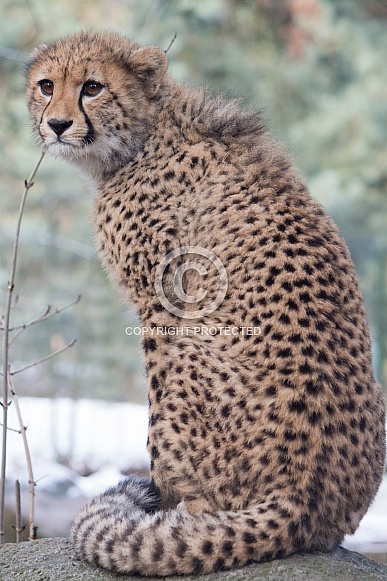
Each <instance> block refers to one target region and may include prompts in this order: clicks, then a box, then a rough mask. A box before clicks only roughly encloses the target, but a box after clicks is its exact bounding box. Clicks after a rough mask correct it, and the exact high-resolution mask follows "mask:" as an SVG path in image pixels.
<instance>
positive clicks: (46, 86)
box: [39, 79, 54, 97]
mask: <svg viewBox="0 0 387 581" xmlns="http://www.w3.org/2000/svg"><path fill="white" fill-rule="evenodd" d="M39 85H40V90H41V91H42V93H43V95H46V97H51V95H52V94H53V92H54V83H53V82H52V81H49V80H48V79H43V80H42V81H39Z"/></svg>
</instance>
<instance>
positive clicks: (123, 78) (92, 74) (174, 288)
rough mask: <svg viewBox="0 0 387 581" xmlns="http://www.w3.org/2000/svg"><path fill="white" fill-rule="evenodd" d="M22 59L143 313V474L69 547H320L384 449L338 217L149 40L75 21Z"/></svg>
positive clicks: (242, 120) (247, 552)
mask: <svg viewBox="0 0 387 581" xmlns="http://www.w3.org/2000/svg"><path fill="white" fill-rule="evenodd" d="M28 74H29V80H28V106H29V110H30V113H31V117H32V120H33V127H34V131H35V133H36V135H37V136H38V137H39V139H40V141H41V143H42V145H43V147H44V148H45V149H46V150H47V151H48V152H49V153H51V154H52V155H54V156H56V157H57V156H58V157H62V158H63V159H65V160H69V161H71V162H73V163H74V164H75V165H76V166H79V167H80V168H82V170H84V172H85V173H86V174H88V176H89V182H90V181H91V182H92V184H94V186H95V191H96V204H95V208H96V210H95V227H96V235H97V241H98V246H99V250H100V254H101V257H102V261H103V263H104V264H105V266H106V267H107V269H108V271H109V272H110V274H111V276H112V277H113V279H114V280H115V281H116V282H117V284H118V285H119V287H120V288H121V290H122V292H123V293H124V294H125V296H126V297H127V298H128V299H129V300H130V301H131V302H132V303H134V305H135V306H136V308H137V310H138V313H139V315H140V318H141V322H142V325H143V327H144V336H143V348H144V353H145V363H146V369H147V382H148V397H149V439H148V450H149V454H150V457H151V478H150V479H146V478H138V477H131V478H128V479H127V480H125V481H123V482H121V483H120V484H118V486H116V487H115V488H111V489H110V490H108V491H107V492H105V493H104V494H102V495H100V496H98V497H97V498H95V499H93V500H92V501H91V502H90V503H89V504H88V505H87V506H86V507H85V508H83V510H81V511H80V513H79V514H78V515H77V517H76V518H75V521H74V523H73V527H72V532H71V537H72V541H73V543H74V547H75V551H76V554H77V556H78V557H81V558H84V559H86V560H88V561H90V562H91V563H94V564H96V565H99V566H101V567H105V568H106V569H110V570H112V571H115V572H120V573H127V574H142V575H152V576H163V575H173V574H190V573H191V574H192V573H198V572H210V571H217V570H222V569H229V568H232V567H236V566H242V565H244V564H246V563H250V562H252V561H264V560H270V559H276V558H279V557H285V556H287V555H290V554H291V553H294V552H296V551H300V550H302V551H313V550H321V551H330V550H332V549H333V548H334V547H336V546H337V545H338V544H339V543H340V542H341V541H342V540H343V537H344V535H346V534H348V533H353V532H354V531H355V530H356V528H357V526H358V524H359V522H360V520H361V518H362V517H363V515H364V514H365V512H366V511H367V509H368V507H369V505H370V503H371V501H372V499H373V498H374V496H375V493H376V491H377V489H378V486H379V484H380V481H381V478H382V472H383V463H384V457H385V434H384V408H383V401H382V394H381V389H380V386H379V385H378V383H377V382H376V380H375V378H374V375H373V371H372V366H371V353H370V338H369V331H368V326H367V322H366V317H365V313H364V308H363V304H362V298H361V293H360V290H359V286H358V282H357V279H356V274H355V270H354V267H353V264H352V262H351V258H350V256H349V252H348V250H347V248H346V246H345V244H344V242H343V240H342V238H341V237H340V234H339V233H338V230H337V228H336V226H335V225H334V224H333V223H332V220H331V219H330V218H329V217H328V216H327V215H326V213H325V211H324V210H323V208H322V207H321V206H320V205H319V204H318V203H317V202H316V201H315V200H313V199H312V198H311V197H310V195H309V193H308V191H307V188H306V186H305V184H304V183H303V181H302V180H301V179H300V177H299V176H298V175H297V173H296V171H295V170H294V169H293V168H292V166H291V162H290V161H289V159H288V158H287V156H286V155H285V154H284V152H283V151H282V149H281V148H280V147H279V146H278V145H277V144H275V143H274V142H273V140H272V139H271V138H270V136H269V135H268V133H267V132H266V129H265V126H264V124H263V123H262V120H261V119H260V117H259V116H258V115H257V114H255V113H252V112H249V111H245V110H241V109H240V108H239V107H238V106H237V105H236V104H235V103H228V102H225V101H224V100H223V99H221V98H213V97H212V96H210V95H209V94H208V92H207V91H205V90H203V89H198V90H195V89H191V88H186V87H184V86H182V85H180V84H179V83H177V82H175V81H174V80H173V79H171V78H170V77H169V76H168V75H167V58H166V56H165V54H164V52H163V51H161V50H160V49H158V48H156V47H153V46H147V47H143V48H141V47H139V46H138V45H137V44H135V43H134V42H131V41H130V40H127V39H125V38H122V37H120V36H117V35H113V34H92V33H90V34H85V33H82V34H77V35H75V36H71V37H69V38H65V39H64V40H59V41H58V42H56V43H55V44H53V45H51V46H46V45H42V46H40V47H38V48H37V49H35V51H34V52H33V53H32V55H31V58H30V61H29V64H28ZM208 257H210V258H212V260H209V258H208ZM215 258H216V260H215ZM217 261H218V263H221V264H222V266H223V271H222V270H221V269H219V268H218V266H217ZM162 264H163V265H164V266H163V268H162V269H161V270H160V268H161V267H160V265H162ZM160 273H161V274H160ZM161 275H162V276H161ZM179 277H180V278H179ZM222 277H223V279H224V278H225V277H226V281H224V280H223V290H224V292H223V296H222V297H221V298H222V300H220V301H219V300H217V298H218V293H219V287H220V286H221V284H220V279H221V278H222ZM160 278H161V279H162V280H161V283H160ZM177 280H181V284H180V286H179V285H177V283H176V281H177ZM160 284H161V286H162V289H163V293H164V294H161V293H160ZM214 305H215V306H214ZM155 329H156V330H157V332H154V330H155ZM151 331H152V332H151Z"/></svg>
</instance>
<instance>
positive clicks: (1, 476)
mask: <svg viewBox="0 0 387 581" xmlns="http://www.w3.org/2000/svg"><path fill="white" fill-rule="evenodd" d="M44 154H45V152H43V153H42V154H41V156H40V158H39V161H38V162H37V164H36V165H35V167H34V169H33V171H32V173H31V175H30V177H29V178H28V179H27V180H26V181H25V183H24V193H23V195H22V199H21V202H20V207H19V214H18V219H17V225H16V235H15V240H14V245H13V252H12V262H11V273H10V280H9V282H8V287H7V300H6V306H5V313H4V329H3V347H2V351H3V406H2V407H3V430H2V434H3V439H2V447H1V470H0V545H1V544H3V542H4V532H5V531H4V521H5V473H6V461H7V424H8V370H9V363H8V360H9V358H8V356H9V327H10V316H11V306H12V297H13V291H14V286H15V275H16V264H17V254H18V248H19V237H20V226H21V221H22V217H23V212H24V206H25V203H26V198H27V194H28V191H29V190H30V188H32V186H33V185H34V182H33V180H34V177H35V175H36V172H37V171H38V169H39V166H40V164H41V162H42V160H43V157H44Z"/></svg>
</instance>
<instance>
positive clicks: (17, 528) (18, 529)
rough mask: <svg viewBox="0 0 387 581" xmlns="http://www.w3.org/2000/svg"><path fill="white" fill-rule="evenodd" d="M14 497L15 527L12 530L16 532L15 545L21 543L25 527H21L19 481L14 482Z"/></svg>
mask: <svg viewBox="0 0 387 581" xmlns="http://www.w3.org/2000/svg"><path fill="white" fill-rule="evenodd" d="M15 496H16V526H14V527H13V528H14V529H15V531H16V542H17V543H21V542H22V540H23V539H22V532H23V531H24V529H25V528H26V527H24V526H23V525H22V519H21V499H20V482H19V480H16V482H15Z"/></svg>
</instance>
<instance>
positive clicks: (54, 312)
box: [0, 295, 81, 345]
mask: <svg viewBox="0 0 387 581" xmlns="http://www.w3.org/2000/svg"><path fill="white" fill-rule="evenodd" d="M80 300H81V295H79V296H78V297H77V298H76V299H75V301H72V302H71V303H68V304H67V305H64V306H63V307H59V308H58V309H54V310H53V309H52V308H51V306H50V305H47V309H46V310H45V311H44V313H41V314H40V315H37V316H36V317H35V318H34V319H31V321H28V323H24V324H22V325H14V326H13V327H10V328H9V331H17V333H15V335H14V336H13V337H12V339H10V341H9V345H12V343H13V342H14V341H15V339H17V338H18V337H19V335H20V334H21V333H23V331H25V330H26V329H28V327H32V325H36V324H38V323H41V322H42V321H46V320H47V319H50V318H51V317H54V316H55V315H59V313H62V312H63V311H65V310H66V309H68V308H69V307H72V306H73V305H76V304H77V303H79V301H80ZM0 329H1V327H0Z"/></svg>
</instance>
